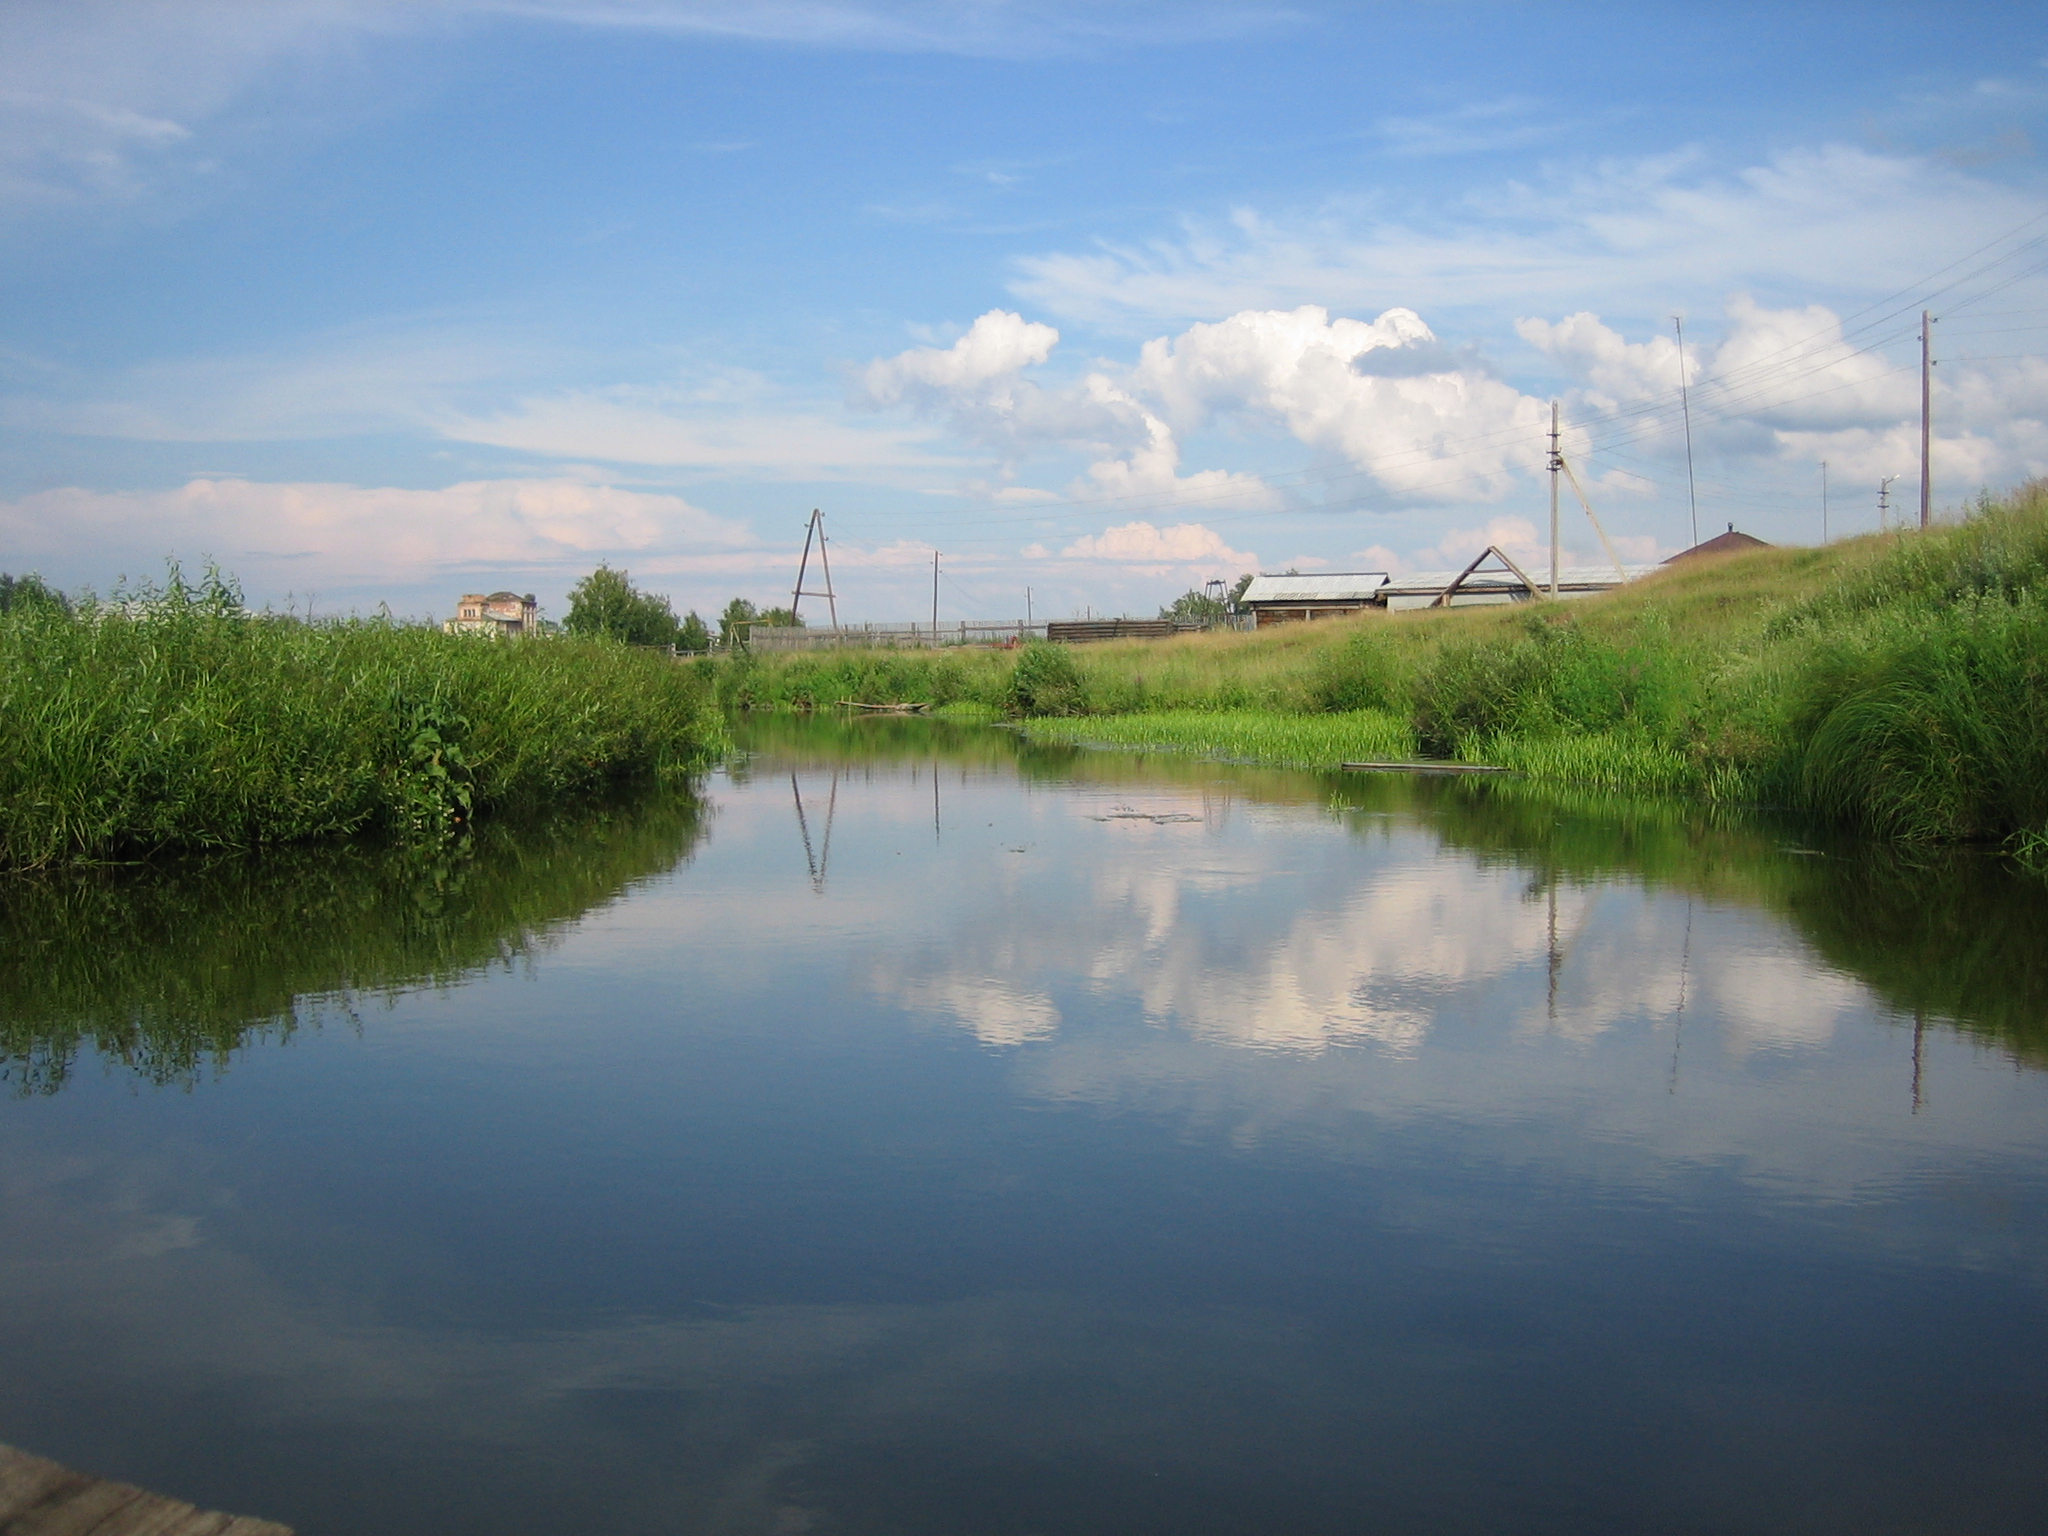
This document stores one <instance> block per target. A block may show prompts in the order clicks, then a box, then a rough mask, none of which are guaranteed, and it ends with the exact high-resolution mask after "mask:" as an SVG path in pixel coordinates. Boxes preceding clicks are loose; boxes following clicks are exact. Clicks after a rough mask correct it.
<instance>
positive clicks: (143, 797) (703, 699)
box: [0, 577, 723, 869]
mask: <svg viewBox="0 0 2048 1536" xmlns="http://www.w3.org/2000/svg"><path fill="white" fill-rule="evenodd" d="M722 740H723V725H722V723H721V719H720V716H719V714H718V712H717V709H716V705H715V703H714V701H713V699H712V694H711V688H710V684H709V681H708V679H707V678H706V677H705V676H704V675H703V674H702V673H701V672H699V671H698V670H697V669H695V668H690V667H681V666H678V665H676V664H675V663H674V662H672V661H669V660H667V659H666V658H663V657H658V656H655V655H652V654H649V653H647V652H643V651H633V650H629V649H627V648H626V647H623V646H617V645H612V644H609V643H605V642H601V641H578V640H568V639H565V640H550V641H547V642H544V643H542V642H536V643H526V644H509V645H508V644H496V643H492V642H490V641H486V640H482V639H478V638H475V637H468V636H448V635H443V634H440V633H439V632H438V631H433V630H427V629H422V628H418V627H412V626H402V625H396V624H390V623H378V622H369V623H355V622H342V623H329V624H307V623H302V622H299V621H296V620H291V619H282V618H276V617H271V616H254V615H249V614H246V613H244V612H243V611H242V609H241V605H240V601H239V594H237V593H236V592H235V591H234V590H233V589H232V587H231V586H229V585H228V584H226V583H223V582H221V581H219V580H217V579H210V580H209V581H208V582H207V583H204V584H202V585H200V586H198V587H196V588H195V587H188V586H185V585H183V584H182V583H180V582H178V581H177V580H176V579H175V577H174V578H173V580H172V582H171V583H170V585H169V587H168V588H167V589H165V590H152V591H150V592H147V593H143V594H140V595H139V598H138V600H136V601H132V602H128V603H125V604H122V605H118V606H97V605H93V604H86V605H84V606H83V607H82V608H81V609H80V610H79V611H77V612H75V613H65V612H62V611H60V610H56V609H53V608H47V607H36V608H29V609H19V608H17V609H15V610H13V611H10V612H8V613H7V614H5V615H0V868H17V869H19V868H39V867H49V866H54V865H63V864H73V863H90V862H96V861H107V860H117V859H127V858H135V857H141V856H145V855H148V854H151V853H154V852H157V851H159V850H164V849H176V848H247V847H256V846H261V845H265V844H277V843H291V842H299V841H304V840H307V839H313V838H324V837H335V836H341V835H346V834H352V833H360V832H377V833H385V834H397V835H410V836H414V837H418V836H439V835H442V834H444V833H445V832H446V831H447V830H448V829H449V828H450V827H453V826H457V825H460V824H462V823H464V822H466V821H468V820H469V819H471V818H472V817H476V816H482V815H488V814H491V813H495V812H504V811H515V810H525V809H534V808H539V807H543V806H549V805H553V804H556V803H558V802H560V801H563V800H565V799H572V798H576V797H581V796H587V795H590V794H592V793H594V792H597V791H600V790H602V789H604V788H606V787H607V786H609V785H612V784H614V783H616V782H618V781H620V780H624V779H629V778H634V777H652V776H659V775H662V774H666V773H674V772H678V771H682V770H686V769H688V768H689V767H691V766H693V765H695V764H697V763H699V762H701V761H703V760H704V759H705V758H706V756H707V754H708V753H709V752H710V751H713V750H715V749H716V748H717V747H718V746H719V745H720V743H721V742H722Z"/></svg>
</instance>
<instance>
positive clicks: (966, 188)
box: [0, 0, 2048, 619]
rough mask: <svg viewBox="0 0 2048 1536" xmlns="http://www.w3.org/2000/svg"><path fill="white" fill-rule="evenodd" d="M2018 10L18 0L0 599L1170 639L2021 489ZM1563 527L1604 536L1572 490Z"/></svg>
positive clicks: (2, 188)
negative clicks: (1554, 462)
mask: <svg viewBox="0 0 2048 1536" xmlns="http://www.w3.org/2000/svg"><path fill="white" fill-rule="evenodd" d="M2043 19H2044V17H2043V10H2042V8H2041V7H2038V6H2018V7H2015V6H2010V5H2008V6H2002V7H1997V8H1991V7H1960V8H1959V7H1955V6H1946V7H1940V8H1936V7H1931V6H1922V7H1872V6H1856V7H1834V6H1805V7H1786V6H1782V5H1780V6H1771V7H1762V6H1759V7H1745V6H1730V7H1717V8H1712V9H1711V10H1708V9H1706V8H1700V7H1687V8H1675V7H1674V8H1668V9H1667V8H1664V7H1659V6H1632V7H1612V8H1602V7H1572V8H1565V9H1558V8H1554V7H1537V6H1533V5H1498V4H1442V5H1434V6H1407V7H1399V8H1392V7H1389V8H1377V7H1369V6H1319V5H1313V4H1310V5H1291V6H1267V5H1261V4H1238V5H1213V6H1203V5H1199V4H1193V5H1187V4H1184V5H1177V6H1154V5H1145V4H1056V3H1046V4H1037V5H1006V4H979V5H964V4H963V5H941V4H925V5H891V4H881V3H876V4H864V5H863V4H842V3H837V0H815V3H809V4H782V5H777V4H754V5H731V4H714V3H689V0H610V3H591V4H578V3H572V0H415V3H411V4H390V3H380V0H269V3H265V4H205V3H201V0H182V3H176V4H169V3H137V0H103V3H71V4H43V3H41V0H16V3H15V4H13V5H11V6H9V7H7V8H6V9H5V11H4V12H0V146H4V147H0V261H4V263H5V274H6V280H5V282H4V283H0V566H4V567H5V568H7V569H12V570H21V569H38V570H40V571H42V572H43V573H44V574H45V575H47V576H49V577H51V578H53V579H55V580H57V581H59V582H61V583H63V584H64V585H66V586H77V585H83V584H89V585H92V586H94V587H96V588H98V589H101V590H105V589H106V588H108V587H109V586H111V585H112V584H113V583H114V582H115V580H116V579H117V578H119V577H120V576H122V575H124V574H125V575H130V576H137V575H148V574H151V573H152V572H155V571H158V570H160V569H161V564H162V561H163V559H164V558H165V557H166V556H168V555H176V556H178V557H181V558H182V559H184V560H185V561H187V562H188V563H194V562H197V561H199V560H200V559H202V558H206V557H209V556H210V557H212V558H215V559H217V560H219V561H220V562H221V563H222V564H223V565H224V566H226V567H228V568H229V569H231V570H233V571H234V572H236V573H237V574H238V575H239V576H240V577H241V578H242V580H243V582H244V583H245V585H246V587H247V589H248V591H249V593H250V595H251V597H252V599H253V600H255V601H258V602H269V603H275V604H279V605H282V604H284V603H286V602H288V601H289V602H292V603H294V604H296V605H298V606H301V607H303V606H304V605H305V604H306V603H307V602H309V601H311V602H313V603H314V604H316V605H317V607H318V608H319V609H320V610H321V611H330V612H331V611H344V610H348V609H351V608H353V609H359V610H366V611H367V610H369V609H373V608H375V607H376V605H377V604H379V603H380V602H381V603H387V604H389V605H390V607H391V608H392V609H394V610H396V611H398V612H402V613H436V614H445V613H447V612H448V611H449V609H450V608H451V607H452V604H453V600H454V598H455V596H456V595H457V594H458V593H460V592H461V591H464V590H473V589H476V588H479V587H482V588H495V587H501V586H509V587H513V588H515V589H518V590H533V591H536V592H538V593H539V594H540V595H541V596H542V598H543V600H544V602H545V603H547V604H548V605H549V606H550V607H551V608H552V609H553V610H554V611H556V612H557V613H559V612H560V611H561V606H562V600H563V594H564V593H565V592H566V590H567V588H568V586H569V584H570V583H571V582H572V581H573V580H574V579H575V578H576V577H577V576H578V575H580V574H581V573H582V572H584V571H587V570H589V569H590V568H591V567H592V566H594V565H595V564H596V563H597V562H598V561H600V560H608V561H610V562H611V563H613V564H614V565H623V566H625V567H627V568H628V569H630V570H631V571H632V572H633V574H634V576H635V578H636V580H639V581H641V582H642V583H643V584H645V585H648V586H651V587H654V588H656V589H657V590H662V591H666V592H668V593H670V594H672V596H673V597H674V599H675V600H676V602H677V604H678V606H679V607H689V606H695V607H699V608H706V607H711V606H716V605H720V604H722V603H723V602H724V600H725V599H726V598H727V597H729V596H732V595H735V594H743V595H746V596H749V597H752V598H754V599H756V600H757V601H768V600H772V599H775V598H777V597H778V594H780V595H781V596H782V598H784V599H785V600H786V594H787V590H788V587H789V585H790V583H791V580H792V578H793V575H794V562H795V554H796V549H797V546H798V545H799V543H800V542H801V530H802V526H803V523H804V520H805V518H806V516H807V515H808V513H809V511H810V509H811V508H812V507H814V506H816V507H822V508H823V509H824V511H825V514H826V519H827V526H828V528H829V529H830V531H831V534H832V536H833V540H834V542H833V563H834V574H835V577H836V579H837V584H838V586H839V589H840V591H841V593H842V594H843V602H842V604H841V609H842V613H843V614H844V615H846V616H848V617H854V618H877V619H884V618H892V617H909V616H912V615H914V614H918V613H922V612H924V611H926V609H927V608H928V606H929V603H930V593H929V571H930V551H931V550H932V549H933V548H935V547H936V548H938V549H941V550H943V551H944V552H945V565H946V570H947V575H946V579H945V582H944V584H943V587H942V591H941V595H940V608H941V612H942V614H943V615H945V616H949V617H963V618H965V617H973V618H999V617H1010V616H1013V615H1015V614H1017V613H1019V612H1021V610H1022V608H1023V604H1024V600H1025V599H1024V592H1025V588H1026V587H1029V588H1031V589H1032V594H1033V599H1032V600H1033V603H1034V611H1035V612H1036V613H1037V614H1038V615H1039V616H1044V615H1046V614H1048V613H1050V614H1059V613H1063V612H1067V611H1070V610H1079V609H1082V608H1093V609H1095V610H1097V611H1103V610H1108V611H1124V610H1129V611H1140V612H1142V611H1149V610H1150V609H1151V608H1152V607H1155V606H1156V605H1157V604H1158V603H1160V602H1162V601H1164V600H1166V599H1168V598H1170V597H1171V596H1172V595H1174V594H1175V593H1177V592H1179V591H1181V590H1183V589H1184V588H1186V587H1187V586H1189V585H1192V584H1196V583H1198V582H1200V581H1201V580H1203V579H1205V578H1207V577H1210V576H1231V575H1235V574H1236V573H1237V572H1239V571H1241V570H1249V569H1253V568H1263V569H1280V568H1284V567H1288V566H1293V567H1297V568H1301V569H1315V568H1324V569H1337V570H1347V569H1360V568H1372V569H1377V568H1381V567H1399V568H1408V569H1418V568H1420V569H1428V568H1438V567H1442V566H1446V565H1451V564H1457V563H1463V560H1464V559H1466V558H1469V556H1470V555H1471V554H1472V553H1475V552H1476V551H1477V550H1478V549H1480V548H1482V547H1484V545H1485V544H1486V543H1488V542H1489V541H1495V542H1501V543H1503V544H1504V545H1506V546H1508V547H1510V548H1511V549H1514V550H1516V551H1518V552H1522V553H1528V552H1531V551H1532V550H1533V549H1534V548H1535V547H1536V546H1537V545H1539V544H1541V543H1543V542H1544V541H1545V540H1547V533H1546V531H1545V526H1544V525H1545V522H1546V519H1547V515H1548V514H1547V505H1548V502H1547V490H1546V486H1545V482H1544V477H1543V475H1542V472H1541V471H1542V465H1543V430H1544V428H1545V427H1546V426H1547V421H1548V412H1549V405H1548V402H1549V400H1550V399H1551V398H1553V397H1558V398H1561V399H1562V400H1563V401H1564V409H1565V413H1566V418H1567V422H1568V424H1569V429H1570V432H1571V436H1570V438H1569V439H1568V443H1567V451H1568V454H1569V455H1570V456H1571V457H1573V458H1574V460H1575V461H1576V465H1577V467H1578V469H1579V472H1580V476H1581V478H1582V480H1584V481H1585V482H1586V485H1587V489H1588V492H1589V495H1590V496H1591V498H1592V500H1593V502H1594V505H1595V508H1596V510H1598V511H1599V513H1600V515H1601V517H1602V519H1603V521H1604V523H1605V524H1606V525H1607V529H1608V531H1609V532H1610V533H1611V534H1612V535H1613V537H1614V542H1615V544H1616V545H1617V546H1618V547H1619V548H1620V549H1621V551H1622V553H1623V555H1624V556H1625V557H1627V558H1639V559H1647V558H1653V557H1656V556H1659V555H1662V554H1666V553H1669V552H1671V551H1673V550H1675V549H1677V548H1680V547H1683V546H1684V544H1686V543H1687V542H1689V541H1690V537H1691V527H1692V514H1691V510H1690V504H1689V500H1688V495H1687V490H1686V469H1685V458H1684V441H1683V423H1682V420H1681V419H1680V416H1679V413H1678V393H1677V385H1678V377H1679V370H1680V360H1679V355H1678V353H1677V350H1676V347H1675V345H1674V342H1673V339H1672V329H1671V317H1672V316H1673V315H1674V314H1681V313H1682V314H1683V315H1684V316H1685V317H1686V324H1687V346H1688V350H1687V355H1686V360H1685V366H1686V368H1687V369H1688V370H1689V377H1690V379H1691V381H1692V388H1693V395H1694V400H1693V403H1694V406H1695V413H1694V420H1693V435H1694V441H1695V449H1696V466H1695V468H1696V475H1697V479H1698V508H1699V509H1698V520H1699V524H1700V526H1701V531H1702V533H1703V534H1704V533H1710V532H1714V531H1718V530H1719V529H1720V528H1721V527H1723V526H1724V525H1725V524H1726V523H1728V522H1731V521H1732V522H1734V523H1736V524H1737V525H1738V526H1740V527H1743V528H1745V529H1747V530H1749V531H1752V532H1755V533H1757V534H1759V535H1761V536H1762V537H1765V538H1768V539H1773V540H1787V541H1800V542H1811V541H1815V540H1817V539H1818V538H1819V537H1820V534H1821V495H1820V469H1819V464H1820V461H1822V460H1826V461H1827V463H1828V465H1829V481H1830V485H1831V491H1832V495H1831V507H1830V531H1831V532H1833V533H1835V534H1837V535H1839V534H1842V533H1845V532H1850V531H1856V530H1859V529H1864V528H1869V527H1873V526H1875V520H1876V489H1877V484H1878V481H1879V479H1880V478H1881V477H1882V476H1884V475H1888V474H1898V475H1901V476H1902V477H1903V479H1902V480H1901V481H1900V489H1902V490H1904V491H1905V492H1906V494H1905V496H1904V497H1903V498H1902V499H1903V500H1906V501H1910V500H1911V497H1912V494H1913V484H1914V482H1916V481H1917V476H1918V449H1917V442H1918V423H1917V410H1918V386H1917V377H1916V375H1915V372H1914V369H1913V367H1912V366H1911V365H1912V364H1913V363H1914V361H1915V358H1916V355H1917V353H1916V350H1915V349H1916V346H1917V343H1916V342H1914V340H1913V339H1912V337H1911V335H1910V334H1909V333H1910V332H1911V330H1912V329H1913V327H1914V325H1915V324H1916V323H1917V316H1918V311H1919V309H1920V307H1921V306H1922V305H1923V304H1926V305H1928V306H1931V307H1932V308H1933V309H1934V310H1935V312H1936V314H1937V315H1940V316H1942V320H1941V323H1940V325H1939V326H1938V327H1937V352H1938V355H1939V356H1940V357H1941V358H1942V359H1943V362H1942V366H1941V368H1940V369H1939V370H1938V372H1937V397H1936V410H1935V420H1936V427H1937V436H1938V442H1937V446H1936V453H1935V470H1936V480H1937V486H1936V495H1937V500H1938V501H1942V502H1947V503H1954V502H1956V501H1958V500H1960V499H1962V498H1963V497H1965V496H1967V495H1969V494H1971V493H1974V492H1975V491H1976V490H1977V489H1978V488H1979V487H1980V486H1985V485H1989V486H1992V487H1999V486H2004V485H2009V484H2012V483H2014V482H2016V481H2018V480H2020V479H2023V478H2025V477H2027V476H2029V475H2037V474H2042V473H2048V274H2044V271H2043V270H2042V269H2043V268H2044V266H2048V176H2044V173H2043V166H2042V162H2041V158H2040V153H2039V150H2038V148H2037V146H2038V145H2040V144H2041V143H2042V142H2043V140H2044V131H2048V122H2044V108H2048V28H2044V27H2043V26H2042V21H2043ZM1566 540H1567V544H1568V546H1570V548H1571V549H1572V550H1573V551H1575V552H1576V553H1577V554H1578V555H1579V556H1580V557H1582V558H1584V559H1586V560H1589V561H1590V560H1593V559H1596V558H1598V554H1599V546H1598V543H1597V540H1596V539H1595V538H1594V536H1593V534H1592V530H1591V528H1590V527H1589V525H1588V524H1587V523H1586V521H1585V519H1584V518H1583V516H1582V515H1579V514H1576V513H1574V514H1573V516H1572V518H1571V519H1570V520H1568V521H1567V523H1566Z"/></svg>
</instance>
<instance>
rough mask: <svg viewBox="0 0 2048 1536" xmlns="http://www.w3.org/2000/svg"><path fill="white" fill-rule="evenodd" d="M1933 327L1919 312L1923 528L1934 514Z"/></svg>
mask: <svg viewBox="0 0 2048 1536" xmlns="http://www.w3.org/2000/svg"><path fill="white" fill-rule="evenodd" d="M1933 323H1934V321H1933V317H1932V316H1930V315H1929V314H1928V313H1927V311H1926V310H1924V309H1923V310H1921V311H1920V526H1921V527H1922V528H1925V527H1926V526H1927V523H1928V520H1929V519H1930V518H1931V517H1932V515H1933V512H1934V463H1933V461H1932V460H1931V459H1930V458H1929V456H1928V449H1929V448H1930V447H1932V446H1933V437H1932V435H1931V428H1932V424H1933V420H1934V349H1933V347H1932V346H1931V345H1930V340H1931V338H1930V335H1929V331H1928V327H1929V326H1931V325H1932V324H1933Z"/></svg>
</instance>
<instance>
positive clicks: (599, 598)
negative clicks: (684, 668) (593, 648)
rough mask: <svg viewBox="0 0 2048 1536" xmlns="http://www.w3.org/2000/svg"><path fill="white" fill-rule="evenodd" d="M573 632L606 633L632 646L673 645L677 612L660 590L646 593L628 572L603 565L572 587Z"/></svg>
mask: <svg viewBox="0 0 2048 1536" xmlns="http://www.w3.org/2000/svg"><path fill="white" fill-rule="evenodd" d="M562 627H563V628H564V629H566V630H568V631H569V633H570V634H572V635H606V636H609V637H610V638H611V639H614V640H623V641H625V642H626V643H627V644H628V645H673V644H675V642H676V613H675V610H674V609H673V608H671V607H670V606H669V602H668V599H667V598H666V597H663V596H662V595H661V594H660V593H658V592H642V591H639V590H638V589H636V588H635V587H634V585H633V583H632V582H631V581H630V580H628V579H627V574H626V572H624V571H615V570H613V569H612V568H611V567H610V566H609V565H600V566H599V567H598V568H597V569H596V570H594V571H592V572H591V573H590V574H589V575H588V576H586V577H584V578H583V579H582V580H581V581H579V582H577V583H576V585H575V586H573V587H571V588H570V589H569V617H568V618H567V619H565V620H564V621H563V625H562Z"/></svg>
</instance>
